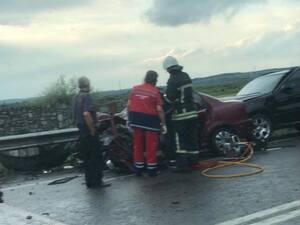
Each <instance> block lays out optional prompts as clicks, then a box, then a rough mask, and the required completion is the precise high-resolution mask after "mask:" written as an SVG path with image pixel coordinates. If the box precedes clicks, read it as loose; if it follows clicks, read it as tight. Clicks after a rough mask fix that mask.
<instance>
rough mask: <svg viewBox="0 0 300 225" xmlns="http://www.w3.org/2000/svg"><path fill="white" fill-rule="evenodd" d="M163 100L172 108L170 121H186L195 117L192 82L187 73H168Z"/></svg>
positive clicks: (178, 71) (177, 71)
mask: <svg viewBox="0 0 300 225" xmlns="http://www.w3.org/2000/svg"><path fill="white" fill-rule="evenodd" d="M164 98H165V101H166V102H167V103H169V104H171V105H172V106H173V113H172V120H175V121H176V120H187V119H192V118H196V117H197V111H196V107H195V104H194V99H193V87H192V80H191V78H190V77H189V75H188V74H187V73H185V72H182V71H181V70H179V69H178V70H171V71H170V78H169V80H168V83H167V90H166V94H165V96H164Z"/></svg>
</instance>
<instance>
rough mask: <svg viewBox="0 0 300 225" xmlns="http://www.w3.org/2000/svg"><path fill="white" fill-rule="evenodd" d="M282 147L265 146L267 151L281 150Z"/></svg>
mask: <svg viewBox="0 0 300 225" xmlns="http://www.w3.org/2000/svg"><path fill="white" fill-rule="evenodd" d="M282 149H283V148H282V147H276V148H267V150H266V151H267V152H270V151H278V150H282Z"/></svg>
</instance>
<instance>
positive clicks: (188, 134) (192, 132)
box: [173, 118, 199, 168]
mask: <svg viewBox="0 0 300 225" xmlns="http://www.w3.org/2000/svg"><path fill="white" fill-rule="evenodd" d="M198 123H199V121H198V119H197V118H193V119H187V120H173V124H174V131H175V142H176V161H177V165H178V167H183V168H185V167H188V166H190V165H193V164H196V163H198V160H199V143H198V141H199V137H198Z"/></svg>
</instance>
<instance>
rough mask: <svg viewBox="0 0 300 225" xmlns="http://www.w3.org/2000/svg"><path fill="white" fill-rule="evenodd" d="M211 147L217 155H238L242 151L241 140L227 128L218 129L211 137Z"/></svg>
mask: <svg viewBox="0 0 300 225" xmlns="http://www.w3.org/2000/svg"><path fill="white" fill-rule="evenodd" d="M210 141H211V147H212V149H213V151H214V153H215V154H217V155H226V156H227V155H236V154H238V153H239V152H240V151H241V146H240V144H239V143H240V138H239V137H238V136H237V135H236V133H235V132H234V131H233V130H232V129H230V128H227V127H221V128H218V129H216V130H215V131H214V132H213V134H212V135H211V140H210Z"/></svg>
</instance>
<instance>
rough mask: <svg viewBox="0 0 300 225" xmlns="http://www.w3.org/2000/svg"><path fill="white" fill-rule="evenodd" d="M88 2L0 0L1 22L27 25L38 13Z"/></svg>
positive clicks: (80, 0)
mask: <svg viewBox="0 0 300 225" xmlns="http://www.w3.org/2000/svg"><path fill="white" fill-rule="evenodd" d="M84 3H86V0H63V1H62V0H21V1H20V0H0V6H1V7H0V24H4V25H26V24H28V23H29V22H30V19H31V18H32V17H33V16H34V15H35V14H37V13H41V12H45V11H55V10H59V9H62V8H67V7H74V6H78V5H81V4H84Z"/></svg>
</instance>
